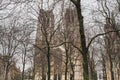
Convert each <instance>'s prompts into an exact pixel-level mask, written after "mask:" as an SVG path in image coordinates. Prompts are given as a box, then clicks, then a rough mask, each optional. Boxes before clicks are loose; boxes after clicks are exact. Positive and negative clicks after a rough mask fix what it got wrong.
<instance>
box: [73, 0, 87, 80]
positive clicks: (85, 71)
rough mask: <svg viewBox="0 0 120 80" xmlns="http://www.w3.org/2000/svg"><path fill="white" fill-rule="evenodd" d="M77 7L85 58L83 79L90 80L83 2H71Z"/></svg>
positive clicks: (77, 0) (76, 0)
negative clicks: (82, 9)
mask: <svg viewBox="0 0 120 80" xmlns="http://www.w3.org/2000/svg"><path fill="white" fill-rule="evenodd" d="M71 1H72V2H73V4H74V5H75V6H76V9H77V14H78V21H79V32H80V45H81V49H82V57H83V78H84V80H89V71H88V49H87V46H86V38H85V32H84V25H83V16H82V11H81V0H71Z"/></svg>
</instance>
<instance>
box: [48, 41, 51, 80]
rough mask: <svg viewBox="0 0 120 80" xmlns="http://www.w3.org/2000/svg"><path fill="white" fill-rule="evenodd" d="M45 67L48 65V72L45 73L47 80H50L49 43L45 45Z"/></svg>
mask: <svg viewBox="0 0 120 80" xmlns="http://www.w3.org/2000/svg"><path fill="white" fill-rule="evenodd" d="M47 45H48V47H47V65H48V72H47V78H48V80H50V74H51V66H50V47H49V43H48V44H47Z"/></svg>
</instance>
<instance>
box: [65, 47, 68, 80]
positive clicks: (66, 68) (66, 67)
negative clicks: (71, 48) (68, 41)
mask: <svg viewBox="0 0 120 80" xmlns="http://www.w3.org/2000/svg"><path fill="white" fill-rule="evenodd" d="M67 72H68V50H67V49H66V62H65V80H67V75H68V74H67Z"/></svg>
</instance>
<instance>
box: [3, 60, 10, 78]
mask: <svg viewBox="0 0 120 80" xmlns="http://www.w3.org/2000/svg"><path fill="white" fill-rule="evenodd" d="M8 66H9V62H6V63H5V73H4V80H8Z"/></svg>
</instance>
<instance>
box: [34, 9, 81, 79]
mask: <svg viewBox="0 0 120 80" xmlns="http://www.w3.org/2000/svg"><path fill="white" fill-rule="evenodd" d="M38 21H39V22H38V28H37V33H36V46H37V47H36V48H35V57H34V67H35V80H46V79H47V59H46V49H45V48H46V42H45V37H46V35H45V34H47V35H48V36H47V38H48V39H49V38H50V36H49V35H51V34H52V32H53V31H54V29H55V26H54V14H53V12H52V11H49V10H43V9H41V10H40V13H39V17H38ZM43 29H44V30H43ZM58 30H59V31H58V32H57V33H56V34H57V35H55V38H53V40H52V41H51V44H52V43H53V44H54V43H59V42H58V37H59V38H60V39H62V40H61V42H62V41H63V36H61V34H60V33H61V32H64V34H65V36H66V38H67V41H72V42H73V44H74V45H76V46H77V47H80V45H79V43H80V42H79V41H80V39H79V27H78V21H77V16H76V11H75V10H74V9H66V11H65V14H64V18H63V24H62V27H61V28H59V29H58ZM44 31H46V32H44ZM44 33H45V34H44ZM50 51H51V80H64V78H65V60H66V57H65V46H59V47H56V48H52V49H51V50H50ZM68 55H69V61H68V66H67V67H68V70H67V73H68V75H67V78H68V80H72V77H73V75H74V80H83V74H82V72H83V71H82V63H81V62H82V58H81V55H80V53H79V51H78V50H77V49H75V48H74V47H72V45H71V47H69V50H68ZM73 71H74V72H73Z"/></svg>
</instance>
